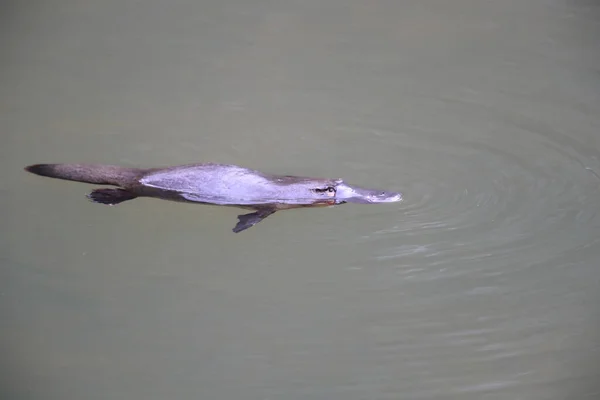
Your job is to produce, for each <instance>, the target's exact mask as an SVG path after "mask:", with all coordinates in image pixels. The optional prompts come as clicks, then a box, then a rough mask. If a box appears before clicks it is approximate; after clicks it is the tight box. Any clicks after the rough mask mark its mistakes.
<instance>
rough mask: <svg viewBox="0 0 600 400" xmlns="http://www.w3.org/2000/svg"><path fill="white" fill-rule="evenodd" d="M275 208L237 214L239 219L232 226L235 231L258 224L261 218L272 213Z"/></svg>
mask: <svg viewBox="0 0 600 400" xmlns="http://www.w3.org/2000/svg"><path fill="white" fill-rule="evenodd" d="M274 212H275V210H258V211H256V212H253V213H250V214H244V215H238V219H239V220H240V221H239V222H238V223H237V225H236V226H235V227H234V228H233V231H234V232H235V233H238V232H241V231H243V230H246V229H248V228H250V227H252V226H254V225H256V224H258V223H259V222H260V221H262V220H263V219H265V218H267V217H268V216H269V215H271V214H273V213H274Z"/></svg>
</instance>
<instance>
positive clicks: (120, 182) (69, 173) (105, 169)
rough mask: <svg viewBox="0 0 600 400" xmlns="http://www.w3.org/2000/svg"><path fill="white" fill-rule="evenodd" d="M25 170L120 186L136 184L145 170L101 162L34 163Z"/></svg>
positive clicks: (55, 176) (54, 176)
mask: <svg viewBox="0 0 600 400" xmlns="http://www.w3.org/2000/svg"><path fill="white" fill-rule="evenodd" d="M25 170H27V171H29V172H31V173H33V174H36V175H41V176H47V177H49V178H57V179H65V180H68V181H76V182H85V183H95V184H98V185H114V186H120V187H122V188H128V187H131V186H136V185H137V184H138V183H137V180H138V179H139V178H140V177H141V176H142V175H143V174H144V173H145V172H146V171H147V170H145V169H139V168H126V167H120V166H116V165H101V164H98V165H94V164H35V165H30V166H28V167H26V168H25Z"/></svg>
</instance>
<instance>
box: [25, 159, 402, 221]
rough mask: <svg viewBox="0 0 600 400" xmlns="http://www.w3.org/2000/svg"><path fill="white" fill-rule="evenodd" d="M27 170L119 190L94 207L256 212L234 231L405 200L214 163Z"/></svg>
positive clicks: (336, 182)
mask: <svg viewBox="0 0 600 400" xmlns="http://www.w3.org/2000/svg"><path fill="white" fill-rule="evenodd" d="M25 169H26V170H27V171H29V172H32V173H34V174H37V175H42V176H47V177H50V178H58V179H65V180H70V181H77V182H85V183H94V184H98V185H113V186H118V189H108V188H103V189H95V190H93V191H92V192H91V193H89V194H88V195H87V197H88V198H89V199H90V200H92V201H93V202H95V203H101V204H108V205H115V204H119V203H122V202H124V201H127V200H132V199H135V198H136V197H155V198H159V199H164V200H172V201H181V202H191V203H201V204H213V205H221V206H233V207H240V208H245V209H251V210H255V212H253V213H251V214H245V215H239V216H238V219H239V222H238V223H237V225H236V226H235V227H234V228H233V231H234V232H241V231H243V230H245V229H248V228H250V227H251V226H253V225H256V224H257V223H259V222H260V221H262V220H263V219H265V218H266V217H268V216H269V215H271V214H273V213H274V212H276V211H279V210H287V209H292V208H299V207H318V206H328V205H330V206H331V205H336V204H344V203H363V204H371V203H391V202H397V201H401V200H402V195H401V194H400V193H393V192H386V191H381V190H371V189H363V188H359V187H356V186H350V185H348V184H346V183H344V182H343V181H342V180H341V179H318V178H306V177H299V176H289V175H269V174H264V173H261V172H259V171H254V170H251V169H246V168H242V167H238V166H235V165H223V164H212V163H206V164H193V165H181V166H175V167H168V168H148V169H142V168H126V167H120V166H115V165H92V164H36V165H30V166H28V167H26V168H25Z"/></svg>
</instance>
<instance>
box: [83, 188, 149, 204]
mask: <svg viewBox="0 0 600 400" xmlns="http://www.w3.org/2000/svg"><path fill="white" fill-rule="evenodd" d="M136 197H137V196H136V195H135V194H133V193H131V192H128V191H127V190H124V189H95V190H92V192H91V193H90V194H88V195H87V198H88V199H90V200H91V201H93V202H94V203H100V204H107V205H109V206H114V205H115V204H119V203H122V202H124V201H127V200H131V199H135V198H136Z"/></svg>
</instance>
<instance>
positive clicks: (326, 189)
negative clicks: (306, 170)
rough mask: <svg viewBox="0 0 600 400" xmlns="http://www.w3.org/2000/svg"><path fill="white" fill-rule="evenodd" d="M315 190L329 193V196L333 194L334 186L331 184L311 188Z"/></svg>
mask: <svg viewBox="0 0 600 400" xmlns="http://www.w3.org/2000/svg"><path fill="white" fill-rule="evenodd" d="M313 190H314V191H315V192H317V193H329V196H333V194H335V188H334V187H333V186H327V187H326V188H323V189H321V188H318V189H313Z"/></svg>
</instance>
